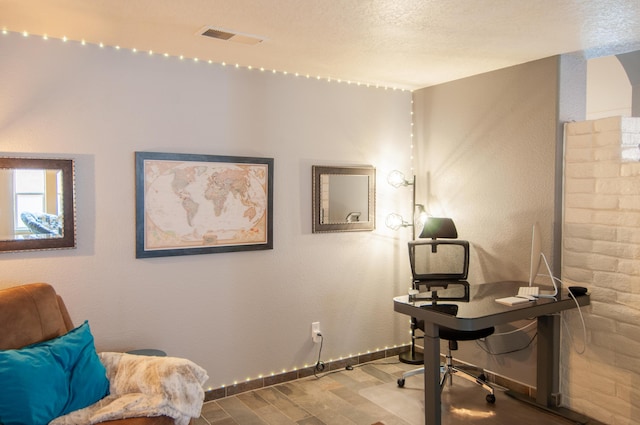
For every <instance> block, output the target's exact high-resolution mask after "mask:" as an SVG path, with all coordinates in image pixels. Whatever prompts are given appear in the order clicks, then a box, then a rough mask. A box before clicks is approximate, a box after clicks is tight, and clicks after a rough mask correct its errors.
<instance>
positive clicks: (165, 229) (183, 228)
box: [135, 152, 274, 258]
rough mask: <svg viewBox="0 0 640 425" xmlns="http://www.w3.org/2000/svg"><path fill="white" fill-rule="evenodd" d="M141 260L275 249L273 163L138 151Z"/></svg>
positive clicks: (237, 158)
mask: <svg viewBox="0 0 640 425" xmlns="http://www.w3.org/2000/svg"><path fill="white" fill-rule="evenodd" d="M135 167H136V258H148V257H164V256H176V255H194V254H212V253H221V252H235V251H255V250H264V249H273V167H274V160H273V158H253V157H239V156H220V155H197V154H179V153H160V152H136V153H135Z"/></svg>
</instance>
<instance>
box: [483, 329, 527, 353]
mask: <svg viewBox="0 0 640 425" xmlns="http://www.w3.org/2000/svg"><path fill="white" fill-rule="evenodd" d="M537 336H538V332H537V331H536V333H535V334H534V335H533V336H532V337H531V338H530V339H529V342H527V344H526V345H525V346H524V347H521V348H516V349H515V350H509V351H503V352H501V353H494V352H493V351H491V350H489V348H487V346H486V344H484V346H483V344H481V343H480V340H476V345H477V346H478V347H480V349H481V350H482V351H484V352H485V353H488V354H491V355H492V356H502V355H504V354H513V353H517V352H518V351H522V350H525V349H527V348H529V347H530V346H531V344H532V343H533V341H534V340H535V339H536V337H537Z"/></svg>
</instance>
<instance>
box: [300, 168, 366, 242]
mask: <svg viewBox="0 0 640 425" xmlns="http://www.w3.org/2000/svg"><path fill="white" fill-rule="evenodd" d="M312 168H313V190H312V194H313V196H312V198H313V205H312V209H313V226H312V227H313V229H312V230H313V233H320V232H350V231H370V230H373V229H375V216H376V214H375V213H376V211H375V208H376V170H375V168H373V167H325V166H318V165H314V166H313V167H312Z"/></svg>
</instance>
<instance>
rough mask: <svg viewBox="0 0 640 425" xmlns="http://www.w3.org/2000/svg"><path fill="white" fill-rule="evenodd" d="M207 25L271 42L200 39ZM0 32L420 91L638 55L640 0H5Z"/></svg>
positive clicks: (0, 3) (0, 5)
mask: <svg viewBox="0 0 640 425" xmlns="http://www.w3.org/2000/svg"><path fill="white" fill-rule="evenodd" d="M206 26H213V27H216V28H221V29H224V30H228V31H233V32H239V33H242V34H248V35H255V36H258V37H260V38H264V41H263V42H262V43H260V44H257V45H253V46H252V45H245V44H239V43H232V42H225V41H221V40H216V39H210V38H205V37H202V36H200V35H199V31H200V30H201V29H203V28H204V27H206ZM0 27H1V28H3V29H5V30H8V31H15V32H27V33H29V34H34V35H44V34H47V35H48V36H49V37H53V38H62V37H63V36H64V37H67V38H68V39H70V40H78V41H79V40H85V41H86V42H88V43H95V44H98V43H104V44H105V45H107V46H120V47H122V48H130V49H132V48H136V49H138V50H145V51H148V50H152V51H154V52H157V53H162V54H164V53H167V54H169V55H172V56H180V55H183V56H185V57H188V58H199V59H203V60H212V61H214V62H218V63H222V62H225V63H228V64H239V65H240V66H251V67H254V68H261V67H262V68H265V69H268V70H276V71H281V72H289V73H299V74H302V75H310V76H313V77H317V76H319V77H322V78H332V79H340V80H345V81H354V82H361V83H368V84H379V85H383V86H388V87H397V88H403V89H417V88H422V87H426V86H430V85H434V84H439V83H442V82H446V81H451V80H455V79H459V78H463V77H466V76H470V75H474V74H478V73H482V72H487V71H491V70H494V69H499V68H503V67H507V66H511V65H516V64H519V63H524V62H528V61H531V60H535V59H540V58H543V57H548V56H552V55H556V54H561V53H569V52H574V51H582V50H584V51H586V53H587V57H595V56H601V55H608V54H615V53H625V52H629V51H633V50H638V49H640V0H626V1H625V0H599V1H598V0H573V1H570V0H413V1H409V0H386V1H376V0H369V1H365V0H180V1H176V0H55V1H54V0H0ZM0 58H1V56H0Z"/></svg>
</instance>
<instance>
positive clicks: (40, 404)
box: [0, 321, 109, 425]
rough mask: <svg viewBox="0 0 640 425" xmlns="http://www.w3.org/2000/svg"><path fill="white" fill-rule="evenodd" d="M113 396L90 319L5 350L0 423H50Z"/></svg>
mask: <svg viewBox="0 0 640 425" xmlns="http://www.w3.org/2000/svg"><path fill="white" fill-rule="evenodd" d="M108 394H109V380H108V379H107V375H106V370H105V368H104V366H103V365H102V363H101V362H100V359H99V358H98V355H97V353H96V349H95V345H94V343H93V335H91V330H90V329H89V323H88V322H86V321H85V322H84V323H83V324H82V325H80V326H78V327H77V328H75V329H73V330H71V331H69V332H68V333H67V334H65V335H62V336H60V337H58V338H54V339H51V340H49V341H44V342H40V343H37V344H33V345H29V346H27V347H24V348H21V349H18V350H2V351H0V424H4V425H18V424H21V425H31V424H33V425H43V424H47V423H49V422H50V421H51V420H53V419H55V418H57V417H58V416H62V415H65V414H67V413H69V412H72V411H74V410H78V409H81V408H83V407H87V406H89V405H91V404H93V403H95V402H96V401H98V400H100V399H102V398H103V397H105V396H106V395H108Z"/></svg>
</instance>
